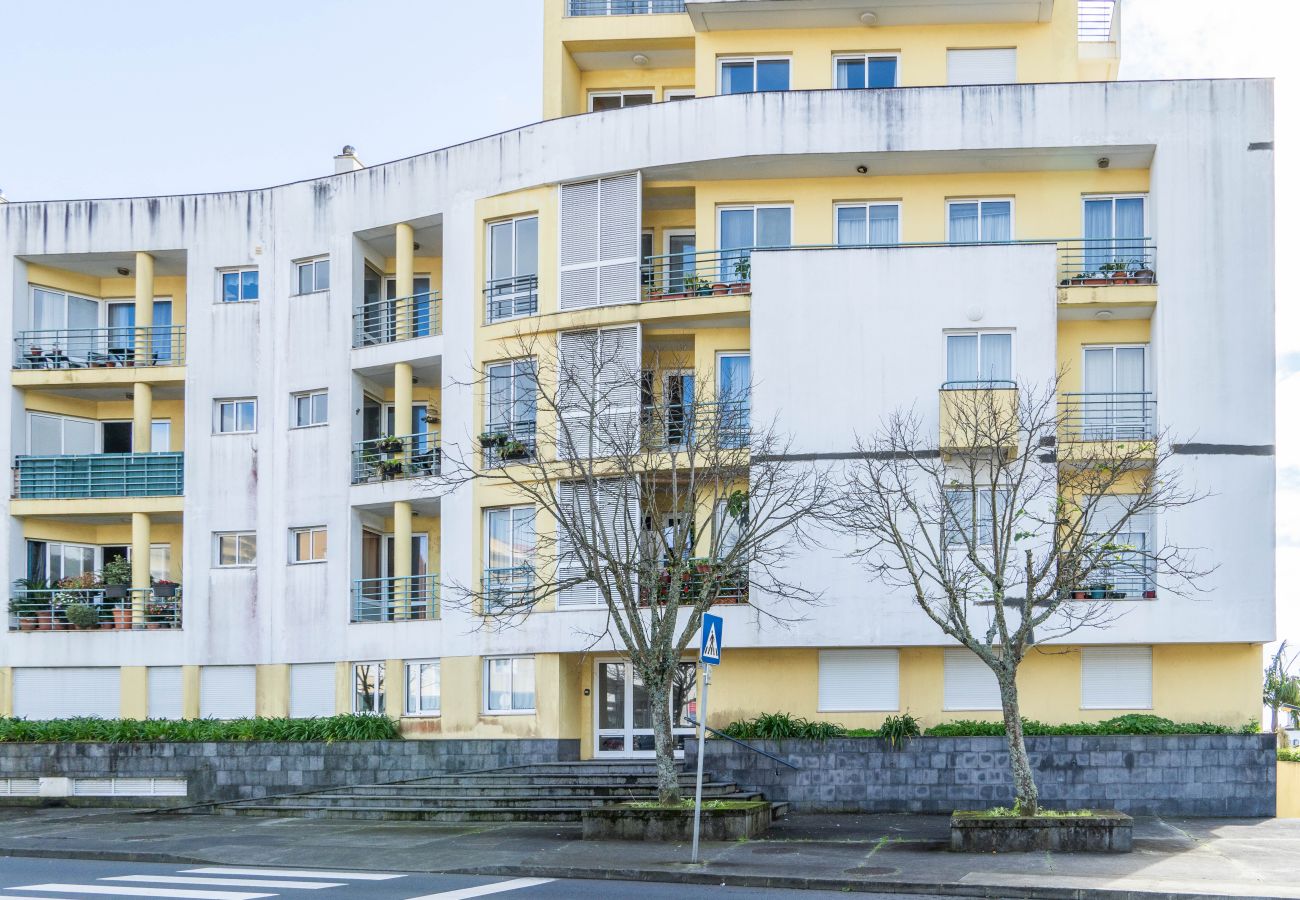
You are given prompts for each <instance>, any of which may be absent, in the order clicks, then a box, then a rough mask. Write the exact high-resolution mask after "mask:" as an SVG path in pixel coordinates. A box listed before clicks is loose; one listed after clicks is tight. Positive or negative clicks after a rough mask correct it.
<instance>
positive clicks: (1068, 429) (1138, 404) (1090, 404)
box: [1059, 391, 1156, 441]
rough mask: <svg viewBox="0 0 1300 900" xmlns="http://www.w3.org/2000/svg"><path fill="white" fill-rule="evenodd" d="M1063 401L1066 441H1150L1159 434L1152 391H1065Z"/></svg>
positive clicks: (1062, 437) (1062, 423)
mask: <svg viewBox="0 0 1300 900" xmlns="http://www.w3.org/2000/svg"><path fill="white" fill-rule="evenodd" d="M1061 405H1062V415H1061V434H1060V435H1059V437H1060V438H1061V440H1064V441H1149V440H1151V439H1153V438H1154V437H1155V434H1156V401H1155V400H1154V399H1153V397H1152V395H1151V392H1150V391H1129V392H1119V393H1097V392H1092V393H1078V394H1063V395H1062V396H1061Z"/></svg>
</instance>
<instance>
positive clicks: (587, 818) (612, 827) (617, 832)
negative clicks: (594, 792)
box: [582, 800, 772, 841]
mask: <svg viewBox="0 0 1300 900" xmlns="http://www.w3.org/2000/svg"><path fill="white" fill-rule="evenodd" d="M771 824H772V804H770V803H764V802H762V801H760V800H752V801H745V802H739V803H736V804H735V805H734V806H729V807H728V808H725V809H709V808H707V807H705V808H704V809H701V810H700V840H702V841H741V840H748V839H750V838H752V837H757V836H758V835H760V834H762V833H763V832H765V831H767V829H768V826H770V825H771ZM694 831H695V810H694V809H692V808H690V807H683V808H681V809H647V808H645V807H638V806H628V805H625V804H621V803H620V804H617V805H614V806H601V807H597V808H595V809H588V810H583V813H582V837H583V839H584V840H615V841H689V840H691V838H692V836H693V833H694Z"/></svg>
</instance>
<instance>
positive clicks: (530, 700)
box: [483, 656, 537, 713]
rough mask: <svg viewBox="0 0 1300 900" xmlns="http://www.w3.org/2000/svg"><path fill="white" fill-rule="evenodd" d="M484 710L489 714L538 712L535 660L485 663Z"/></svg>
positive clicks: (504, 659)
mask: <svg viewBox="0 0 1300 900" xmlns="http://www.w3.org/2000/svg"><path fill="white" fill-rule="evenodd" d="M483 670H484V671H483V709H484V711H485V712H488V713H521V712H524V713H531V712H536V711H537V679H536V674H535V671H534V664H533V658H532V657H531V656H507V657H498V658H495V659H485V660H483Z"/></svg>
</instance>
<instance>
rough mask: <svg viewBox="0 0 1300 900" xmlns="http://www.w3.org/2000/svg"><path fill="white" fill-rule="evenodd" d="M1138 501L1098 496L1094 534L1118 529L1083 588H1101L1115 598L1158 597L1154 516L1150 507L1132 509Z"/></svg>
mask: <svg viewBox="0 0 1300 900" xmlns="http://www.w3.org/2000/svg"><path fill="white" fill-rule="evenodd" d="M1137 500H1138V498H1137V497H1135V496H1126V495H1123V494H1116V495H1112V496H1106V497H1100V498H1095V501H1094V503H1093V507H1092V528H1091V531H1092V533H1093V534H1094V535H1104V534H1107V533H1109V532H1110V530H1111V529H1117V530H1116V531H1115V536H1114V538H1113V539H1112V540H1109V541H1106V542H1105V543H1106V545H1107V548H1106V549H1105V550H1102V551H1101V556H1102V558H1101V559H1100V560H1098V561H1097V565H1096V567H1095V568H1094V569H1093V570H1092V572H1091V574H1090V575H1089V576H1088V584H1086V585H1079V587H1083V588H1093V587H1096V588H1099V589H1101V590H1104V591H1105V592H1106V594H1107V596H1108V598H1109V599H1112V600H1126V599H1128V600H1137V599H1139V598H1146V599H1154V597H1155V559H1154V558H1153V553H1154V550H1155V547H1154V541H1155V527H1154V519H1153V516H1152V514H1151V511H1150V510H1149V509H1146V510H1141V511H1137V512H1131V510H1133V506H1134V503H1136V502H1137ZM1126 517H1127V518H1126ZM1121 521H1122V522H1123V524H1122V525H1121V524H1120V522H1121ZM1089 593H1090V595H1091V592H1089Z"/></svg>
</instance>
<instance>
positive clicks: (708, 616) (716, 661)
mask: <svg viewBox="0 0 1300 900" xmlns="http://www.w3.org/2000/svg"><path fill="white" fill-rule="evenodd" d="M700 662H702V663H706V664H708V665H710V666H717V665H721V664H722V616H715V615H713V614H712V613H705V614H704V622H703V624H702V625H701V626H700Z"/></svg>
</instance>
